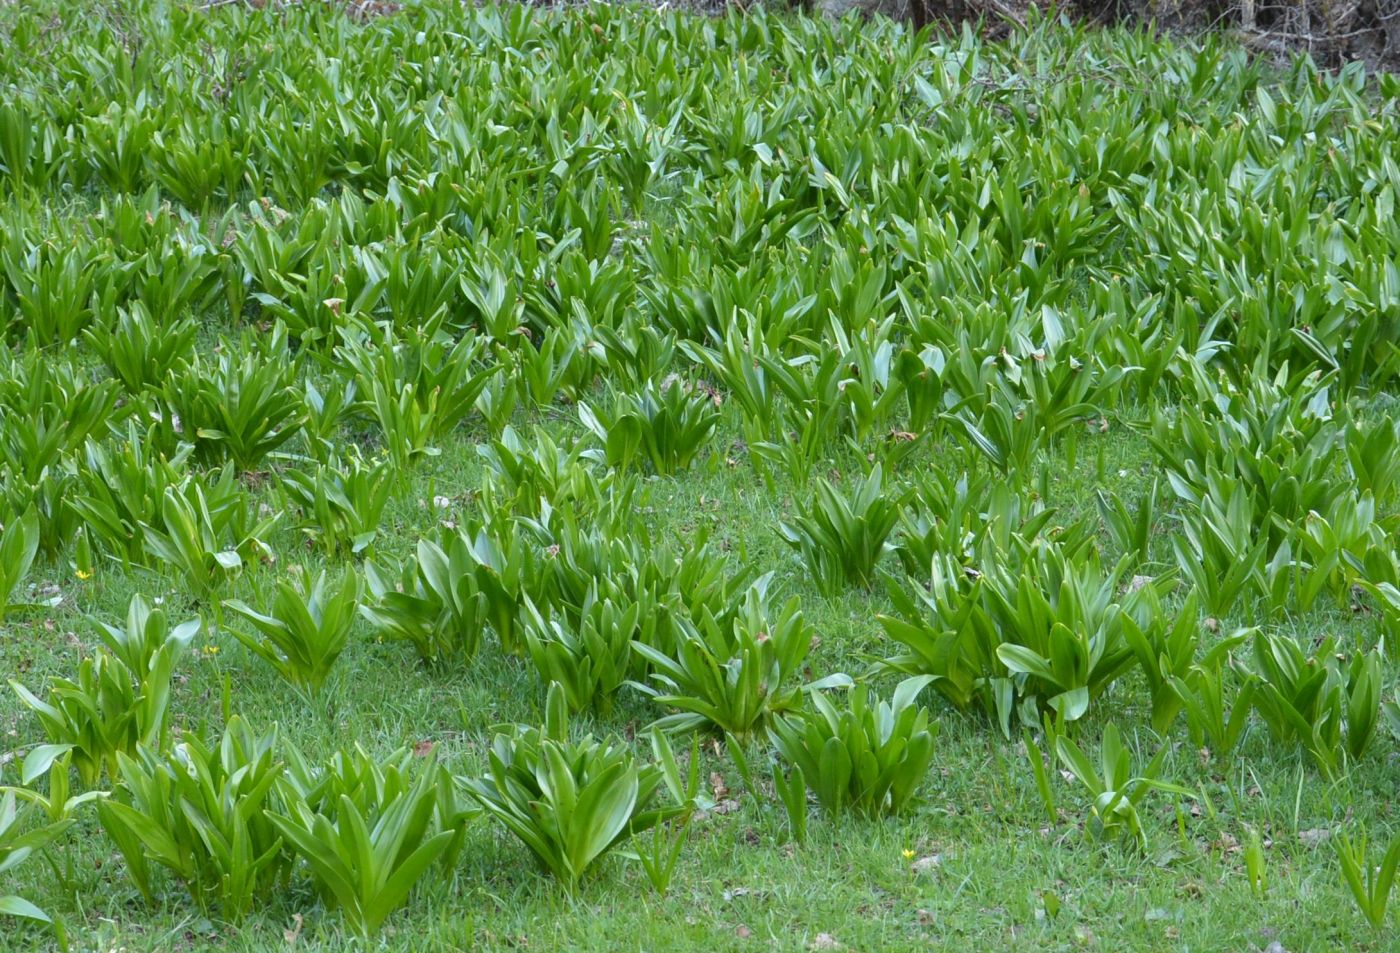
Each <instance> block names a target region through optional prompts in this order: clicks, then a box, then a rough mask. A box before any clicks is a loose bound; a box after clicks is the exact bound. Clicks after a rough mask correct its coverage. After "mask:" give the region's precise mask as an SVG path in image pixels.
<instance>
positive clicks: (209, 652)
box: [204, 645, 219, 655]
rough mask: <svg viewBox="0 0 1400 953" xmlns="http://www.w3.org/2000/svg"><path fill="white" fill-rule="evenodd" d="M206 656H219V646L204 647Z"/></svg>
mask: <svg viewBox="0 0 1400 953" xmlns="http://www.w3.org/2000/svg"><path fill="white" fill-rule="evenodd" d="M204 654H205V655H218V654H219V647H218V646H217V645H206V646H205V647H204Z"/></svg>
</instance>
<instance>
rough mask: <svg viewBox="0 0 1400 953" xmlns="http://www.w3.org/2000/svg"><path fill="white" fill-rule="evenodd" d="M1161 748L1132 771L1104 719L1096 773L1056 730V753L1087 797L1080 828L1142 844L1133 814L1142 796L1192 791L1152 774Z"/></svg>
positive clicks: (1095, 835) (1188, 794) (1105, 837)
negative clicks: (1084, 821)
mask: <svg viewBox="0 0 1400 953" xmlns="http://www.w3.org/2000/svg"><path fill="white" fill-rule="evenodd" d="M1166 750H1167V749H1166V748H1163V749H1161V750H1160V751H1158V752H1157V754H1156V756H1154V757H1153V759H1152V760H1151V761H1150V762H1149V763H1148V764H1147V766H1146V767H1145V768H1143V769H1142V771H1141V773H1139V774H1138V775H1136V776H1134V775H1133V760H1132V755H1131V753H1130V752H1129V751H1128V749H1127V747H1125V746H1124V744H1123V739H1122V736H1121V735H1119V733H1118V727H1117V726H1116V725H1113V724H1109V725H1108V726H1107V727H1105V728H1104V732H1103V741H1102V742H1101V745H1100V749H1099V762H1100V765H1101V771H1102V773H1100V769H1096V768H1095V767H1094V765H1093V763H1092V762H1091V761H1090V760H1089V758H1088V756H1086V755H1085V754H1084V751H1083V749H1081V748H1080V747H1079V745H1077V744H1075V743H1074V741H1072V740H1071V739H1070V738H1068V737H1066V736H1065V735H1064V734H1059V735H1057V736H1056V738H1055V754H1056V757H1058V759H1059V761H1060V764H1061V765H1062V766H1063V767H1064V769H1065V770H1066V771H1068V772H1069V773H1070V774H1071V775H1072V776H1073V777H1074V779H1075V780H1076V781H1078V782H1079V784H1080V786H1081V787H1082V788H1083V789H1084V792H1085V793H1086V794H1088V795H1089V797H1090V798H1091V799H1092V801H1091V803H1090V806H1089V822H1088V824H1087V825H1086V827H1085V833H1087V834H1088V835H1089V836H1091V837H1093V838H1094V839H1095V840H1110V839H1113V838H1124V839H1127V840H1131V841H1132V842H1133V843H1135V844H1136V845H1138V846H1139V847H1145V846H1146V844H1147V834H1146V832H1145V831H1144V830H1143V827H1142V818H1141V816H1140V815H1139V814H1138V807H1139V805H1141V804H1142V802H1143V799H1144V798H1146V797H1147V795H1148V794H1149V793H1150V792H1151V791H1154V790H1157V791H1164V792H1167V793H1170V794H1177V795H1180V796H1183V797H1191V796H1193V795H1192V792H1191V791H1189V790H1188V789H1186V788H1183V787H1181V786H1180V785H1176V784H1170V783H1168V782H1165V781H1160V780H1158V779H1157V775H1158V773H1159V772H1160V770H1161V766H1162V760H1163V758H1164V757H1165V755H1166Z"/></svg>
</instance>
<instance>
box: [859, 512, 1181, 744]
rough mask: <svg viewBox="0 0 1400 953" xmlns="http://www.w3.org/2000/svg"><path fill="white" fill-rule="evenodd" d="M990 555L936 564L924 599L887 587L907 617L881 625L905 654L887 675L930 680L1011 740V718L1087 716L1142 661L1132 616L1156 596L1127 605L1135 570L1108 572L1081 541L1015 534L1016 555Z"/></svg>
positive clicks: (889, 664) (987, 551) (1034, 720)
mask: <svg viewBox="0 0 1400 953" xmlns="http://www.w3.org/2000/svg"><path fill="white" fill-rule="evenodd" d="M983 549H984V551H983V553H982V554H980V555H981V556H982V561H981V563H980V566H981V568H980V569H972V568H970V567H967V568H964V567H962V566H961V565H959V564H958V562H957V561H955V560H953V559H951V558H949V557H943V558H941V559H938V560H935V561H934V562H933V564H932V565H931V567H930V569H931V576H930V581H929V584H928V588H927V591H923V589H924V587H923V586H920V587H919V589H917V590H915V595H913V596H910V595H908V594H907V593H905V592H903V591H902V590H901V588H900V587H898V586H891V587H890V588H891V597H892V598H893V600H894V602H895V605H896V607H897V608H898V609H899V611H900V615H899V617H887V616H881V617H879V618H880V623H881V625H883V626H884V628H885V631H886V632H887V633H888V634H889V636H890V637H891V638H893V639H894V640H896V641H897V642H900V643H902V644H903V645H904V646H905V648H906V649H907V651H906V652H904V653H902V654H899V655H896V656H892V657H890V658H887V659H885V660H884V661H883V662H882V663H881V667H883V668H887V669H890V670H893V671H898V672H903V673H905V674H910V675H933V676H934V678H935V681H934V683H933V685H934V687H935V688H936V689H937V690H938V691H940V692H942V693H943V694H944V695H945V696H946V697H947V698H948V699H949V701H951V702H952V703H953V704H954V705H955V706H956V707H959V708H965V707H967V706H969V705H970V704H972V703H974V702H976V703H979V704H980V705H981V706H982V708H983V710H984V711H985V712H986V713H987V714H988V715H990V716H992V717H994V718H995V719H996V720H997V721H998V722H999V724H1000V726H1001V729H1002V732H1003V733H1004V734H1005V735H1006V736H1007V737H1008V738H1009V737H1011V719H1012V717H1013V715H1015V716H1017V717H1019V719H1020V721H1021V723H1022V724H1023V725H1027V726H1036V725H1038V724H1039V723H1040V719H1041V715H1042V714H1043V713H1044V712H1046V711H1051V712H1054V714H1055V717H1056V718H1057V719H1059V720H1060V721H1064V722H1069V721H1075V720H1077V719H1079V718H1082V717H1083V716H1084V713H1085V712H1086V711H1087V710H1088V707H1089V703H1090V701H1091V700H1092V699H1093V698H1095V697H1096V696H1098V695H1100V694H1101V693H1103V692H1104V691H1105V690H1106V689H1107V688H1108V687H1109V686H1110V685H1112V684H1113V683H1114V682H1115V681H1116V680H1117V679H1118V678H1119V677H1120V676H1121V675H1122V674H1123V673H1124V672H1125V671H1126V670H1127V669H1128V668H1129V667H1131V665H1132V664H1133V661H1134V656H1133V649H1132V648H1130V647H1129V645H1128V642H1127V640H1126V639H1125V637H1124V629H1125V619H1129V618H1130V617H1131V614H1132V612H1133V604H1134V603H1135V602H1136V601H1137V600H1139V599H1142V598H1147V597H1145V596H1143V595H1142V594H1141V593H1137V594H1132V595H1129V596H1128V597H1126V598H1124V599H1123V600H1122V601H1120V600H1119V597H1118V589H1119V585H1120V580H1121V579H1122V577H1123V574H1124V569H1125V566H1126V563H1123V562H1120V564H1119V565H1118V566H1117V567H1115V568H1114V569H1113V570H1111V571H1108V572H1105V571H1104V570H1103V568H1102V567H1101V566H1100V564H1099V561H1098V559H1097V557H1096V556H1095V555H1094V554H1093V553H1086V552H1085V542H1084V541H1083V540H1082V539H1081V540H1080V541H1077V542H1076V541H1074V540H1073V539H1070V540H1068V541H1067V542H1065V543H1057V542H1051V541H1049V540H1045V539H1035V540H1031V541H1027V540H1024V539H1022V538H1020V537H1019V536H1013V537H1012V546H1011V551H1010V552H1009V553H1000V552H997V551H995V550H993V549H992V547H990V546H985V545H984V548H983ZM915 585H917V583H915ZM1153 595H1154V596H1155V591H1154V593H1153Z"/></svg>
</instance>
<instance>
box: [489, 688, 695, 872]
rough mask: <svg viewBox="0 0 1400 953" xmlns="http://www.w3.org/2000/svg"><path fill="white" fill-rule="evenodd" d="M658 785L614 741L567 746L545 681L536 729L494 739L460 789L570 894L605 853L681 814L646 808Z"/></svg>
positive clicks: (650, 769) (559, 694)
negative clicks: (479, 773) (483, 765)
mask: <svg viewBox="0 0 1400 953" xmlns="http://www.w3.org/2000/svg"><path fill="white" fill-rule="evenodd" d="M661 743H663V742H658V744H661ZM665 780H666V770H665V769H664V768H663V767H661V766H659V765H654V764H642V765H638V764H637V763H636V761H635V760H634V759H633V757H632V756H631V754H630V753H629V752H628V751H627V750H626V749H625V748H624V747H623V746H622V745H620V744H619V743H617V742H611V741H598V740H595V739H594V738H593V736H592V735H588V736H585V737H584V738H582V739H579V740H570V738H569V722H568V703H567V701H566V700H565V694H564V689H563V687H562V686H560V685H559V684H558V683H553V684H551V685H550V687H549V695H548V699H547V700H546V702H545V720H544V726H543V727H542V728H535V727H524V726H521V727H517V728H515V729H514V730H513V731H511V732H509V733H506V732H502V733H500V734H497V735H496V737H495V738H494V740H493V741H492V742H491V751H490V752H489V754H488V769H487V773H486V775H485V776H483V777H480V778H472V779H468V781H467V782H466V783H467V790H468V791H469V792H470V793H471V794H472V796H473V797H475V798H476V799H477V801H479V802H480V803H481V806H482V807H483V808H484V809H485V810H486V813H487V814H489V815H491V816H492V817H494V818H495V819H496V820H498V821H500V822H501V824H503V825H504V826H505V828H506V829H507V830H509V831H510V832H511V833H512V834H514V835H515V836H516V837H518V838H519V839H520V841H521V842H522V843H523V844H524V845H525V846H526V847H528V848H529V849H530V852H531V853H533V854H534V855H535V858H536V860H538V861H539V862H540V864H541V866H543V867H544V868H545V869H546V870H547V871H549V872H550V873H551V874H553V875H554V876H555V877H558V878H559V880H561V881H562V882H563V883H564V885H565V887H567V888H568V889H569V890H570V891H572V890H573V889H574V888H575V887H576V886H577V885H578V882H579V880H580V879H581V878H582V877H583V875H584V874H585V873H587V871H588V869H589V868H590V867H592V866H593V865H594V864H596V863H597V861H598V860H599V859H600V858H602V857H603V856H604V855H605V854H607V853H608V852H609V851H611V850H613V849H614V848H616V847H617V846H619V845H620V844H622V843H623V842H625V841H627V840H628V839H630V838H632V837H633V836H635V835H637V834H639V833H642V832H644V831H646V830H648V829H650V828H652V827H654V826H655V825H657V824H659V823H661V822H663V821H666V820H668V819H670V818H673V817H677V816H679V815H680V814H681V813H683V811H684V810H685V809H684V807H680V806H663V807H654V806H652V802H653V801H654V800H655V797H656V795H657V793H658V791H659V790H660V788H661V787H662V785H663V783H664V782H665Z"/></svg>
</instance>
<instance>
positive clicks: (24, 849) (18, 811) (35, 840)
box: [0, 790, 73, 951]
mask: <svg viewBox="0 0 1400 953" xmlns="http://www.w3.org/2000/svg"><path fill="white" fill-rule="evenodd" d="M26 814H27V805H26V806H25V807H20V806H19V805H18V803H17V801H16V798H15V792H14V791H13V790H7V791H5V793H4V796H3V797H0V874H3V873H5V872H7V871H9V870H13V869H14V868H15V867H18V866H19V865H20V864H21V863H23V862H24V861H25V860H26V859H28V858H29V857H30V856H31V855H33V854H34V853H35V852H36V851H39V850H42V849H44V848H45V847H46V846H48V845H49V844H51V843H53V841H54V840H55V839H56V838H57V837H58V836H59V835H60V834H62V833H63V832H64V831H65V830H67V829H68V828H69V827H70V826H72V824H73V820H72V819H71V818H68V819H64V820H61V821H57V822H53V823H50V824H45V825H41V826H39V827H31V826H29V825H27V824H26V823H25V819H26V818H25V815H26ZM0 916H4V917H19V918H21V919H25V920H34V921H36V922H38V923H46V924H49V925H50V926H51V927H52V928H53V931H54V934H55V935H56V936H57V938H58V942H59V946H60V947H62V948H63V949H64V950H65V951H66V950H67V948H68V940H67V935H66V933H65V931H64V930H63V927H62V926H61V925H60V924H59V923H57V922H56V921H55V920H54V919H53V918H52V917H50V916H49V915H48V914H47V913H45V912H44V911H43V910H41V909H40V908H39V907H37V906H35V905H34V904H33V903H32V902H30V901H29V900H26V899H24V898H23V897H20V896H15V895H13V894H10V895H4V894H0Z"/></svg>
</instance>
